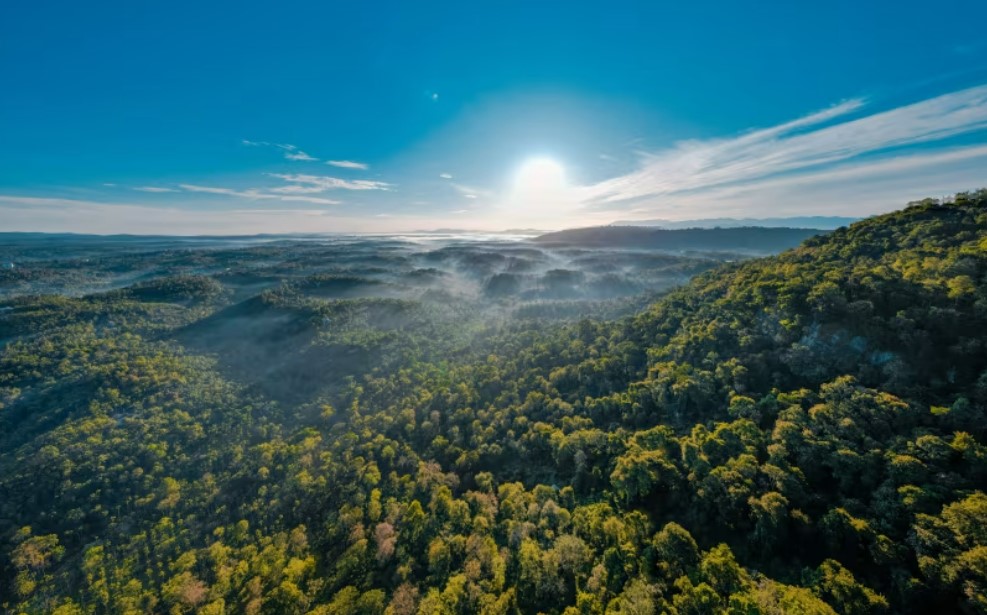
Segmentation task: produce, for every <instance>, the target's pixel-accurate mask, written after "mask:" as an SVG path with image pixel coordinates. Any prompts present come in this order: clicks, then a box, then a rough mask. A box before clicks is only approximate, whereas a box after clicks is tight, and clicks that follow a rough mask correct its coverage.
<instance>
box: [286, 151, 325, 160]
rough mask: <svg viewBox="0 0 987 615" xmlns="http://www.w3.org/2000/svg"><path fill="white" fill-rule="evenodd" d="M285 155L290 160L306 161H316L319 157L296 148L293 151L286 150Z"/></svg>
mask: <svg viewBox="0 0 987 615" xmlns="http://www.w3.org/2000/svg"><path fill="white" fill-rule="evenodd" d="M284 157H285V158H287V159H288V160H305V161H315V160H318V158H315V157H313V156H309V155H308V154H306V153H305V152H303V151H302V150H295V151H293V152H285V153H284Z"/></svg>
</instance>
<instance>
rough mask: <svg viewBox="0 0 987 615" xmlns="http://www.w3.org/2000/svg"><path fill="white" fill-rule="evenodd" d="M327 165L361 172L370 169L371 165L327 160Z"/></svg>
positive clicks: (351, 161)
mask: <svg viewBox="0 0 987 615" xmlns="http://www.w3.org/2000/svg"><path fill="white" fill-rule="evenodd" d="M326 164H328V165H329V166H333V167H339V168H340V169H359V170H361V171H366V170H367V169H369V168H370V165H369V164H367V163H365V162H354V161H353V160H327V161H326Z"/></svg>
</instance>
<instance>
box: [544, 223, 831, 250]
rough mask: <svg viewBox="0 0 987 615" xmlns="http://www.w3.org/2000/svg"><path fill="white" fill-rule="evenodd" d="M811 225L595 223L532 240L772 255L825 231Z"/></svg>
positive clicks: (564, 243)
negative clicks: (674, 226) (676, 226)
mask: <svg viewBox="0 0 987 615" xmlns="http://www.w3.org/2000/svg"><path fill="white" fill-rule="evenodd" d="M825 232H826V231H820V230H818V229H811V228H767V227H759V226H744V227H736V228H686V229H655V228H647V227H642V226H592V227H587V228H577V229H568V230H564V231H556V232H554V233H546V234H544V235H539V236H538V237H535V238H534V239H532V241H534V242H535V243H539V244H543V245H574V246H597V247H600V246H605V247H610V248H647V249H658V250H669V251H675V252H680V251H686V250H720V251H749V252H755V253H758V254H772V253H775V252H778V251H781V250H787V249H788V248H794V247H795V246H797V245H799V244H800V243H801V242H802V241H803V240H805V239H806V238H808V237H812V236H813V235H817V234H820V233H825Z"/></svg>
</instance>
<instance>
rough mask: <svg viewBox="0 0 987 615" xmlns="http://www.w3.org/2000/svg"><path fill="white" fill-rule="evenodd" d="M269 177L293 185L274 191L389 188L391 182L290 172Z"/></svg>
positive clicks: (272, 174)
mask: <svg viewBox="0 0 987 615" xmlns="http://www.w3.org/2000/svg"><path fill="white" fill-rule="evenodd" d="M268 175H270V176H271V177H276V178H278V179H282V180H284V181H286V182H289V183H291V184H295V185H293V186H282V187H280V188H274V189H272V190H273V191H276V192H289V193H290V192H323V191H325V190H336V189H339V190H390V189H391V188H392V187H393V184H389V183H387V182H382V181H372V180H368V179H354V180H349V179H340V178H338V177H329V176H326V175H305V174H292V173H269V174H268Z"/></svg>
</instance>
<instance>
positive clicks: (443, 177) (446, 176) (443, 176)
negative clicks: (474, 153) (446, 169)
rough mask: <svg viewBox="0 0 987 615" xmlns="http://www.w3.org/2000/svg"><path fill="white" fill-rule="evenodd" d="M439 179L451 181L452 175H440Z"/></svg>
mask: <svg viewBox="0 0 987 615" xmlns="http://www.w3.org/2000/svg"><path fill="white" fill-rule="evenodd" d="M439 177H441V178H442V179H452V175H449V174H448V173H442V174H441V175H439Z"/></svg>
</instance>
